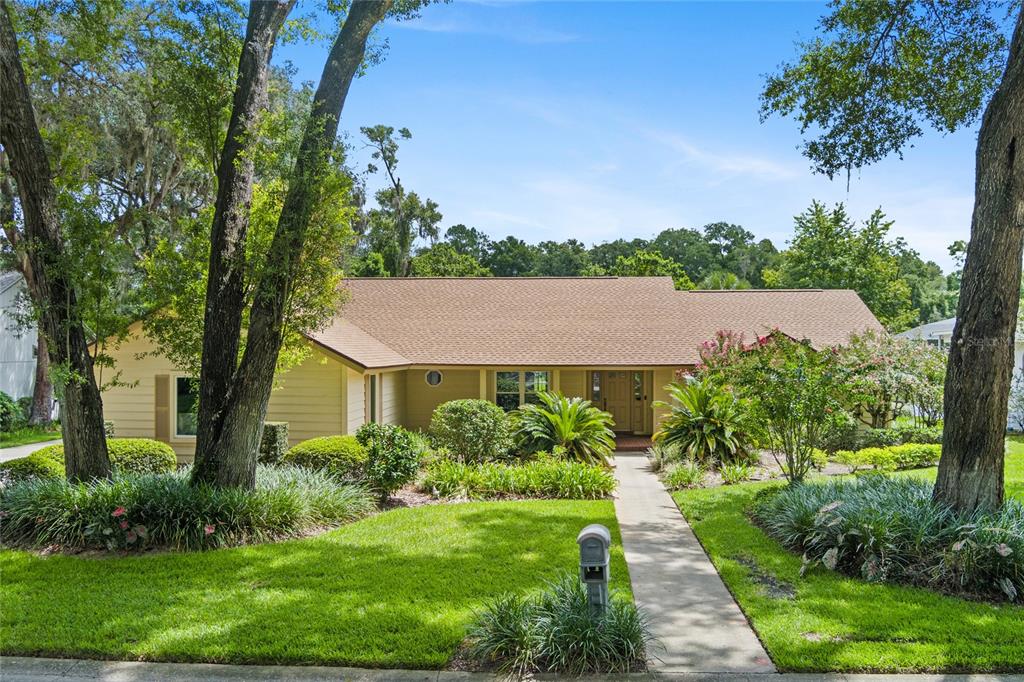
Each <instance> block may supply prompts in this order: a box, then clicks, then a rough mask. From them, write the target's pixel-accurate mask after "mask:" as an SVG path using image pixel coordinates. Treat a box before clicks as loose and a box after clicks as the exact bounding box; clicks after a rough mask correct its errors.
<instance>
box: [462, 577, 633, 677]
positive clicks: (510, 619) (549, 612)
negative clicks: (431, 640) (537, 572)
mask: <svg viewBox="0 0 1024 682" xmlns="http://www.w3.org/2000/svg"><path fill="white" fill-rule="evenodd" d="M652 641H653V636H652V635H651V633H650V629H649V627H648V625H647V618H646V616H645V615H644V614H643V612H641V611H640V610H639V609H638V608H637V607H636V606H634V604H633V602H632V600H630V599H629V598H628V597H626V596H625V595H622V594H618V593H615V592H613V593H612V594H611V595H610V598H609V604H608V607H607V609H606V610H605V611H604V612H603V613H595V612H594V610H593V608H592V607H591V606H590V604H589V602H588V599H587V591H586V589H585V588H584V587H583V583H582V582H580V580H579V578H578V577H577V576H575V575H573V574H570V573H565V574H563V575H561V576H560V577H559V578H557V579H556V580H553V581H552V582H550V583H548V585H547V586H546V588H545V589H544V591H542V592H541V593H539V594H535V595H532V596H529V597H522V596H519V595H517V594H505V595H503V596H501V597H498V598H497V599H495V600H494V601H493V602H491V603H490V604H488V605H487V607H486V608H485V609H484V610H483V611H482V612H481V613H480V614H479V615H478V617H477V621H476V623H474V624H473V626H472V627H471V628H470V631H469V642H470V645H469V653H470V655H471V656H472V657H473V658H476V659H478V660H480V661H482V662H485V663H489V664H497V666H498V669H499V670H501V671H502V672H505V673H508V674H509V675H511V676H515V677H522V676H528V675H530V674H531V673H535V672H556V673H562V674H566V675H584V674H588V673H595V674H596V673H627V672H633V671H638V670H642V669H643V668H644V667H645V665H646V658H647V654H646V647H647V646H648V645H649V644H650V643H651V642H652Z"/></svg>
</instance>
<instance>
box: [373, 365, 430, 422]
mask: <svg viewBox="0 0 1024 682" xmlns="http://www.w3.org/2000/svg"><path fill="white" fill-rule="evenodd" d="M407 374H408V372H407V371H405V370H402V371H399V372H385V373H383V374H382V375H381V378H380V387H381V394H380V395H381V409H380V421H381V423H382V424H399V425H401V424H403V423H404V422H405V401H406V386H405V385H406V381H407V377H406V375H407ZM424 386H426V383H425V382H424ZM426 387H427V388H430V387H429V386H426Z"/></svg>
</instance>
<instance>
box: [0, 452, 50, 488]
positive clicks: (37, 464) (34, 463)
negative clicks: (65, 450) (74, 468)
mask: <svg viewBox="0 0 1024 682" xmlns="http://www.w3.org/2000/svg"><path fill="white" fill-rule="evenodd" d="M30 478H49V479H62V478H64V461H63V458H61V459H59V460H58V459H54V458H53V457H48V456H46V455H45V454H42V455H41V454H39V452H38V451H36V452H33V453H31V454H30V455H28V456H26V457H18V458H15V459H9V460H7V461H6V462H0V482H3V483H5V484H6V483H14V482H18V481H25V480H28V479H30Z"/></svg>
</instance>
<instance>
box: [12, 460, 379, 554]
mask: <svg viewBox="0 0 1024 682" xmlns="http://www.w3.org/2000/svg"><path fill="white" fill-rule="evenodd" d="M372 510H373V500H372V498H371V497H370V496H369V495H368V494H367V493H366V491H364V490H363V489H362V488H360V487H359V486H352V485H339V484H338V481H337V480H336V479H335V478H334V477H333V476H331V475H330V474H327V473H325V472H317V471H309V470H306V469H300V468H297V467H266V466H262V465H261V466H259V467H257V470H256V489H255V490H251V491H248V490H243V489H240V488H215V487H212V486H206V485H200V486H192V485H190V483H189V480H188V472H187V471H180V472H175V473H170V474H145V475H139V474H117V475H115V476H114V478H113V480H103V481H95V482H92V483H87V484H86V483H80V484H71V483H68V482H67V481H64V480H53V479H37V480H32V481H25V482H23V483H18V484H16V485H12V486H10V487H8V488H6V489H4V490H3V491H0V516H2V517H3V518H4V523H3V525H2V527H0V538H2V540H3V541H4V542H6V543H13V544H21V545H29V546H44V545H51V544H56V545H59V546H60V547H62V548H63V549H66V550H78V549H89V548H94V549H95V548H99V549H109V550H140V549H143V548H147V547H168V548H172V549H190V550H191V549H210V548H214V547H223V546H227V545H237V544H246V543H252V542H262V541H267V540H275V539H280V538H285V537H290V536H293V535H298V534H302V533H305V532H308V531H309V530H311V529H315V528H319V527H323V526H330V525H336V524H340V523H344V522H347V521H352V520H354V519H357V518H359V517H361V516H364V515H365V514H368V513H370V512H371V511H372Z"/></svg>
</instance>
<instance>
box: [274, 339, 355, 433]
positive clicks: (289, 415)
mask: <svg viewBox="0 0 1024 682" xmlns="http://www.w3.org/2000/svg"><path fill="white" fill-rule="evenodd" d="M344 371H345V367H344V366H343V365H342V364H341V363H340V362H338V361H337V360H335V359H333V358H329V357H327V356H326V355H325V354H324V353H323V352H321V351H319V350H317V349H313V351H312V353H311V355H310V357H308V358H306V359H305V360H304V361H303V362H302V363H300V364H299V365H297V366H295V367H293V368H291V369H290V370H288V371H287V372H286V373H284V374H283V375H282V376H281V377H280V379H279V380H278V387H277V388H275V389H274V391H273V392H272V393H271V394H270V405H269V406H268V408H267V421H272V422H276V421H280V422H288V444H289V445H295V444H296V443H298V442H299V441H303V440H306V439H308V438H315V437H316V436H325V435H334V434H339V433H342V432H343V431H342V430H343V428H344V423H343V420H342V417H341V415H342V373H343V372H344Z"/></svg>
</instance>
